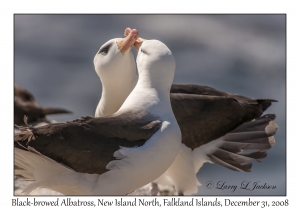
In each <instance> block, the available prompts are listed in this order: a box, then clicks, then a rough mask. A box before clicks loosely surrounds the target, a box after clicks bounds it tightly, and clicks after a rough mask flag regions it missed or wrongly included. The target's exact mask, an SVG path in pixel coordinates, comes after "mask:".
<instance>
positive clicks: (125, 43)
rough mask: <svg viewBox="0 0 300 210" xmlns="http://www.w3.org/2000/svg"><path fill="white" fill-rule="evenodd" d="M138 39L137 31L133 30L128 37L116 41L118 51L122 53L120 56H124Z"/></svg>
mask: <svg viewBox="0 0 300 210" xmlns="http://www.w3.org/2000/svg"><path fill="white" fill-rule="evenodd" d="M138 38H139V33H138V31H137V30H135V29H133V30H130V31H129V33H128V35H127V36H126V37H125V38H122V39H118V40H117V45H118V48H119V50H120V51H121V52H122V54H124V53H125V52H126V51H127V50H128V49H130V48H131V47H132V46H133V45H134V43H135V42H136V41H137V39H138Z"/></svg>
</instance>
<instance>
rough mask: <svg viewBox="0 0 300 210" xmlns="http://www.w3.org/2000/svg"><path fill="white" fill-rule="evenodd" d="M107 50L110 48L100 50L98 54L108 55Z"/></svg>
mask: <svg viewBox="0 0 300 210" xmlns="http://www.w3.org/2000/svg"><path fill="white" fill-rule="evenodd" d="M109 48H110V45H108V46H105V47H103V48H101V49H100V50H99V52H98V54H102V55H106V54H107V53H108V50H109Z"/></svg>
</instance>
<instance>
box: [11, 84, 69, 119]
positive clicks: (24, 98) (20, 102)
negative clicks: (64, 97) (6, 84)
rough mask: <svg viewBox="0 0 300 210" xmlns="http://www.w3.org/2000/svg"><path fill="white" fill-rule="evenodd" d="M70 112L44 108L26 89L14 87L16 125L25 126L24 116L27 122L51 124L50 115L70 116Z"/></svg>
mask: <svg viewBox="0 0 300 210" xmlns="http://www.w3.org/2000/svg"><path fill="white" fill-rule="evenodd" d="M69 113H71V112H70V111H68V110H66V109H61V108H53V107H42V106H40V105H39V104H38V102H37V101H36V100H35V98H34V96H33V95H32V94H31V93H30V92H28V91H27V90H25V89H24V88H22V87H20V86H18V85H16V84H15V85H14V123H15V124H18V125H20V124H23V123H24V115H26V116H27V122H29V123H38V122H49V121H48V120H47V119H46V115H49V114H69Z"/></svg>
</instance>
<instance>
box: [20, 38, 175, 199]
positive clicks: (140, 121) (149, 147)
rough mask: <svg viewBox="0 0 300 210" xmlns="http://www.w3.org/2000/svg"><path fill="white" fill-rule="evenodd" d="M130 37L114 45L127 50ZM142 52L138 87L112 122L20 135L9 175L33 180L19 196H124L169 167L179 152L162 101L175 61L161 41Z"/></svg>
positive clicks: (77, 122) (67, 125) (169, 115)
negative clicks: (39, 191)
mask: <svg viewBox="0 0 300 210" xmlns="http://www.w3.org/2000/svg"><path fill="white" fill-rule="evenodd" d="M132 37H133V38H134V37H135V34H134V33H132V34H131V35H130V36H129V39H130V41H129V42H128V37H127V38H125V39H119V40H118V41H117V42H118V43H119V45H120V46H122V44H126V43H129V44H130V43H131V44H130V45H129V46H128V47H127V48H129V47H130V46H131V45H132V44H133V43H134V39H132ZM132 40H133V42H132ZM141 48H142V49H143V50H144V51H146V52H147V54H145V53H143V52H142V51H140V52H139V54H138V58H137V65H138V71H139V81H138V82H137V84H136V86H135V88H134V89H133V91H132V92H131V93H130V95H129V96H128V98H127V99H126V100H125V102H124V103H123V105H122V106H121V108H120V109H119V110H118V111H117V112H116V113H115V114H113V115H109V116H106V117H98V118H91V117H85V118H82V119H78V120H74V121H73V122H67V123H57V124H51V125H46V126H42V127H38V128H33V127H30V126H27V127H20V129H21V130H22V132H21V133H20V134H15V166H17V168H15V174H16V175H20V176H22V177H23V178H26V179H28V180H35V182H34V183H32V184H30V185H29V186H27V188H26V189H25V190H24V191H25V192H27V193H29V192H31V191H32V190H34V189H35V188H37V187H45V188H49V189H52V190H55V191H58V192H61V193H63V194H65V195H126V194H128V193H130V192H132V191H134V190H136V189H138V188H140V187H142V186H144V185H145V184H147V183H149V182H151V181H153V180H154V179H156V178H157V177H159V176H160V175H161V174H162V173H163V172H164V171H166V169H167V168H168V167H169V166H170V165H171V163H172V162H173V160H174V158H175V157H176V155H177V153H178V151H179V149H180V146H181V132H180V129H179V126H178V124H177V122H176V119H175V117H174V115H173V112H172V108H171V104H170V98H169V92H170V87H171V85H172V82H173V77H174V72H175V60H174V57H173V55H172V53H171V51H170V50H169V49H168V47H167V46H166V45H164V44H163V43H162V42H160V41H157V40H151V41H145V42H144V43H143V44H142V46H141ZM123 50H124V49H123ZM150 160H151V161H150ZM149 171H150V172H151V173H149Z"/></svg>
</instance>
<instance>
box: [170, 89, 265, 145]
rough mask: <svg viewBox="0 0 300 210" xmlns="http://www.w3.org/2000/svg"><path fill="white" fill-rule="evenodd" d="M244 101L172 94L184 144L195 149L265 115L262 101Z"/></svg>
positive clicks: (224, 97)
mask: <svg viewBox="0 0 300 210" xmlns="http://www.w3.org/2000/svg"><path fill="white" fill-rule="evenodd" d="M242 98H244V99H243V100H242V101H241V100H238V99H236V98H234V97H229V96H228V95H227V96H211V95H196V94H183V93H171V104H172V109H173V112H174V115H175V117H176V120H177V122H178V124H179V126H180V129H181V133H182V142H183V143H184V144H185V145H186V146H188V147H190V148H191V149H195V148H197V147H199V146H201V145H203V144H206V143H208V142H210V141H212V140H215V139H217V138H219V137H222V136H224V135H225V134H227V133H228V132H230V131H232V130H233V129H235V128H236V127H237V126H239V125H241V124H242V123H244V122H247V121H251V120H253V119H255V118H257V117H259V116H261V115H262V113H263V105H262V104H261V101H259V100H255V99H250V98H246V97H242Z"/></svg>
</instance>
